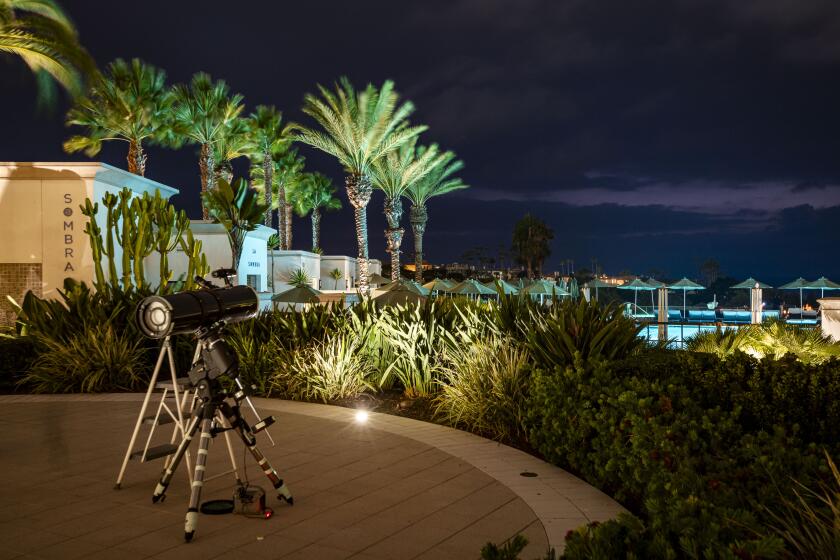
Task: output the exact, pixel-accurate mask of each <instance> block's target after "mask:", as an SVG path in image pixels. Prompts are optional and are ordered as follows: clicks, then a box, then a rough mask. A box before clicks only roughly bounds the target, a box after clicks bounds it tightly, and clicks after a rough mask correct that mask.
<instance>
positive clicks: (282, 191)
mask: <svg viewBox="0 0 840 560" xmlns="http://www.w3.org/2000/svg"><path fill="white" fill-rule="evenodd" d="M305 164H306V158H304V157H303V156H302V155H300V154H298V151H297V150H296V149H294V148H293V149H291V150H288V151H287V152H286V153H285V154H283V156H281V157H280V158H279V159H278V161H277V173H276V174H277V217H278V220H279V223H280V230H281V233H280V238H281V240H282V241H283V248H284V249H291V248H292V208H293V206H294V205H293V204H292V201H291V198H292V197H291V196H290V195H291V194H292V192H293V191H294V189H295V186H296V185H297V183H298V182H299V181H300V179H301V177H302V176H303V167H304V165H305Z"/></svg>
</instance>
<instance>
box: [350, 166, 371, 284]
mask: <svg viewBox="0 0 840 560" xmlns="http://www.w3.org/2000/svg"><path fill="white" fill-rule="evenodd" d="M345 185H346V187H347V198H348V199H349V200H350V204H351V205H352V206H353V217H354V218H355V222H356V242H357V243H358V245H359V258H358V263H359V280H358V283H359V292H361V293H362V294H363V295H365V296H368V295H370V277H369V276H368V240H367V205H368V202H370V197H371V195H372V194H373V186H372V185H371V184H370V179H368V178H367V177H365V176H364V175H356V174H352V175H348V176H347V178H346V179H345Z"/></svg>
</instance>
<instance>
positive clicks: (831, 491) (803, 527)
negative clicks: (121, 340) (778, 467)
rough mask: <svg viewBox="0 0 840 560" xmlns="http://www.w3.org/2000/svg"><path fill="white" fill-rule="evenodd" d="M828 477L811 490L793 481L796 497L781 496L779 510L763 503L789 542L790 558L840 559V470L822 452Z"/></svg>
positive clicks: (777, 528)
mask: <svg viewBox="0 0 840 560" xmlns="http://www.w3.org/2000/svg"><path fill="white" fill-rule="evenodd" d="M825 458H826V462H827V464H828V468H829V469H830V471H831V479H830V482H829V483H828V484H823V483H820V489H819V490H813V489H811V488H808V487H807V486H806V485H804V484H801V483H795V484H794V488H793V489H792V492H791V493H792V494H793V495H794V496H795V498H787V497H785V496H782V507H781V508H779V510H778V511H776V510H772V509H770V508H768V507H766V506H762V507H763V508H764V510H765V511H766V513H767V515H768V516H769V517H770V518H771V520H772V521H771V524H772V525H771V526H772V528H773V530H774V531H775V532H776V533H777V534H778V536H779V537H780V538H781V539H783V540H784V541H785V543H786V544H787V545H788V554H787V556H788V557H789V558H840V471H838V469H837V466H836V465H835V464H834V461H833V460H832V459H831V456H830V455H829V454H828V452H826V453H825Z"/></svg>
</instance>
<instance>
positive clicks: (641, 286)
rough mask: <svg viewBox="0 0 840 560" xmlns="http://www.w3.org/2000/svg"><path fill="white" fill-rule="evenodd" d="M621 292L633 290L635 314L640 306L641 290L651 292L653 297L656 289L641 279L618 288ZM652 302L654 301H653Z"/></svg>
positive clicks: (635, 279)
mask: <svg viewBox="0 0 840 560" xmlns="http://www.w3.org/2000/svg"><path fill="white" fill-rule="evenodd" d="M618 289H619V290H633V314H635V313H636V308H637V307H638V306H639V305H638V300H639V290H649V291H651V296H652V295H653V291H652V290H655V289H656V288H654V287H653V286H651V285H650V284H648V283H647V282H645V281H644V280H642V279H640V278H634V279H633V281H632V282H627V283H626V284H622V285H621V286H619V287H618ZM651 301H652V300H651Z"/></svg>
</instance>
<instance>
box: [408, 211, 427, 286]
mask: <svg viewBox="0 0 840 560" xmlns="http://www.w3.org/2000/svg"><path fill="white" fill-rule="evenodd" d="M409 220H410V221H411V231H412V232H413V233H414V279H415V280H417V281H418V282H421V283H422V282H423V234H424V233H426V222H428V221H429V214H428V212H426V206H425V205H422V206H417V205H412V207H411V212H410V214H409Z"/></svg>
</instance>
